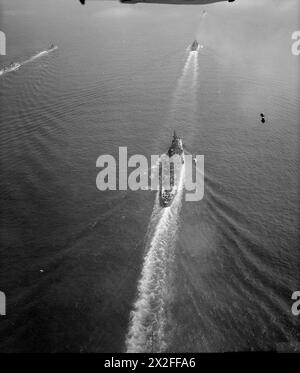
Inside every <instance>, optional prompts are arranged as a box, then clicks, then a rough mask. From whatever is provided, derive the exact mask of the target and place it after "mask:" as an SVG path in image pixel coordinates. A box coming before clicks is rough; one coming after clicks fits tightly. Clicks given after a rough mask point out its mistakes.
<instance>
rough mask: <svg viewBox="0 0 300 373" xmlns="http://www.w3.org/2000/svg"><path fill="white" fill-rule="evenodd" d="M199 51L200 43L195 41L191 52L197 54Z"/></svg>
mask: <svg viewBox="0 0 300 373" xmlns="http://www.w3.org/2000/svg"><path fill="white" fill-rule="evenodd" d="M198 49H199V43H198V42H197V40H194V41H193V44H192V45H191V51H192V52H195V51H197V50H198Z"/></svg>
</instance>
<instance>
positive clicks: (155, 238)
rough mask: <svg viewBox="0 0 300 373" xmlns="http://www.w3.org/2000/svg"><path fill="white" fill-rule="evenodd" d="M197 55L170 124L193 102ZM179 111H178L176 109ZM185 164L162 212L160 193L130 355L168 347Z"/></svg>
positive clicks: (128, 346) (183, 81)
mask: <svg viewBox="0 0 300 373" xmlns="http://www.w3.org/2000/svg"><path fill="white" fill-rule="evenodd" d="M196 65H197V54H196V53H189V55H188V57H187V60H186V62H185V65H184V68H183V70H182V74H181V76H180V78H179V79H178V83H177V86H176V89H175V91H174V95H173V101H172V103H171V114H170V120H175V117H176V115H177V114H178V113H177V111H181V107H180V105H179V104H180V101H182V98H183V97H185V96H186V94H187V90H188V92H189V93H190V94H189V96H190V98H191V99H192V98H193V96H194V94H195V89H196V88H195V87H196V86H195V87H194V84H196V83H194V80H195V79H197V66H196ZM176 108H177V109H176ZM184 178H185V164H183V166H182V168H181V172H180V178H179V183H178V191H177V194H176V196H175V198H174V200H173V202H172V204H171V206H170V207H167V208H161V207H160V203H159V191H158V192H157V194H156V200H155V204H154V208H153V211H152V216H151V219H150V223H149V227H148V232H149V238H148V242H147V244H146V255H145V258H144V263H143V269H142V273H141V278H140V280H139V283H138V295H137V299H136V301H135V304H134V306H133V311H132V312H131V316H130V323H129V330H128V333H127V336H126V342H125V343H126V351H127V352H163V351H166V349H167V347H168V336H169V332H168V330H170V329H171V328H170V325H169V323H170V321H169V318H168V309H169V307H168V306H169V304H170V302H171V301H172V292H171V286H170V285H171V282H172V263H173V260H174V254H175V244H176V236H177V231H178V224H179V221H178V220H179V215H180V209H181V204H182V195H183V189H184Z"/></svg>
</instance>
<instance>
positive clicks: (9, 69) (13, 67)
mask: <svg viewBox="0 0 300 373" xmlns="http://www.w3.org/2000/svg"><path fill="white" fill-rule="evenodd" d="M20 67H21V64H20V63H19V62H11V63H10V64H9V65H8V66H5V67H4V68H3V69H2V70H0V75H2V74H5V73H9V72H12V71H16V70H18V69H19V68H20Z"/></svg>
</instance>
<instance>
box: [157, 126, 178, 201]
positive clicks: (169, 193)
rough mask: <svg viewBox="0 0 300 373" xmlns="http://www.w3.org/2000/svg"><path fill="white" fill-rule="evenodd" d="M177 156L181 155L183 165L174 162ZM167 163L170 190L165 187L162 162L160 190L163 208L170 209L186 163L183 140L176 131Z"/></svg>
mask: <svg viewBox="0 0 300 373" xmlns="http://www.w3.org/2000/svg"><path fill="white" fill-rule="evenodd" d="M175 155H179V156H180V159H181V164H177V163H176V162H172V160H171V158H172V157H173V156H175ZM165 157H166V161H167V162H168V163H169V173H170V175H168V176H169V177H170V180H169V186H170V188H169V189H165V187H164V185H163V184H164V181H165V178H164V176H165V175H163V172H162V167H163V165H162V162H160V188H159V200H160V205H161V206H162V207H169V206H170V205H171V203H172V201H173V199H174V197H175V196H176V193H177V190H178V185H176V181H177V183H178V182H179V177H180V172H181V168H182V164H183V163H184V153H183V145H182V140H181V138H180V137H179V136H177V134H176V132H175V131H174V134H173V139H172V144H171V146H170V148H169V150H168V151H167V153H166V154H165Z"/></svg>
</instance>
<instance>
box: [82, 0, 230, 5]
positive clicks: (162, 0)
mask: <svg viewBox="0 0 300 373" xmlns="http://www.w3.org/2000/svg"><path fill="white" fill-rule="evenodd" d="M79 1H80V2H81V4H85V2H86V0H79ZM89 1H90V0H89ZM94 1H96V0H94ZM220 1H228V2H229V3H232V2H233V1H235V0H120V2H121V3H127V4H136V3H152V4H182V5H197V4H200V5H201V4H202V5H205V4H212V3H218V2H220Z"/></svg>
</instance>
